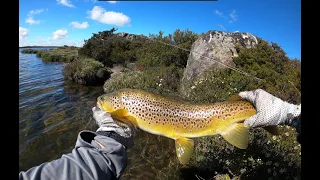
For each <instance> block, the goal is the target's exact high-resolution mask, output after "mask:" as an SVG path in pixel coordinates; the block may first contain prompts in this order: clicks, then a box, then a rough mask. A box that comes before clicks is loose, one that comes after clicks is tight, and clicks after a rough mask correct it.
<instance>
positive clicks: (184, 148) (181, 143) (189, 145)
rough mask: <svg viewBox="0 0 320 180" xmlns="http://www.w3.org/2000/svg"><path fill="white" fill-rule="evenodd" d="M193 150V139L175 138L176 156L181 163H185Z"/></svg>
mask: <svg viewBox="0 0 320 180" xmlns="http://www.w3.org/2000/svg"><path fill="white" fill-rule="evenodd" d="M193 150H194V141H193V140H192V139H189V138H183V137H180V138H178V139H176V152H177V157H178V159H179V161H180V163H181V164H187V163H188V162H189V160H190V158H191V155H192V153H193Z"/></svg>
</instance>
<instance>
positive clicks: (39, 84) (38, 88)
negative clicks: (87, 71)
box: [19, 49, 103, 170]
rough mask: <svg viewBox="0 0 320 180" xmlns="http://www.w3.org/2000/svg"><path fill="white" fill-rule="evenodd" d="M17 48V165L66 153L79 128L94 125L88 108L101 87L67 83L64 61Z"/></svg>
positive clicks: (92, 127)
mask: <svg viewBox="0 0 320 180" xmlns="http://www.w3.org/2000/svg"><path fill="white" fill-rule="evenodd" d="M21 50H22V49H20V50H19V168H20V170H26V169H28V168H30V167H32V166H34V165H39V164H41V163H42V162H46V161H49V160H53V159H56V158H58V157H60V156H61V154H62V153H69V152H71V149H72V148H73V146H74V143H75V140H76V137H77V134H78V132H79V131H81V130H82V129H94V128H96V127H95V124H94V123H93V119H92V117H91V115H92V113H91V108H92V107H93V105H94V104H95V99H96V97H97V96H99V95H101V94H102V93H103V89H102V87H84V86H79V85H76V84H73V83H66V82H65V81H64V79H63V75H62V68H63V64H58V63H47V64H46V63H43V62H42V60H41V59H40V58H37V57H36V55H35V54H22V53H21Z"/></svg>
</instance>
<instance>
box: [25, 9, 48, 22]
mask: <svg viewBox="0 0 320 180" xmlns="http://www.w3.org/2000/svg"><path fill="white" fill-rule="evenodd" d="M43 11H44V10H43V9H37V10H31V11H29V13H28V15H27V16H28V17H27V19H26V21H25V22H26V23H28V24H30V25H33V24H40V20H34V19H33V16H34V15H37V14H40V13H42V12H43Z"/></svg>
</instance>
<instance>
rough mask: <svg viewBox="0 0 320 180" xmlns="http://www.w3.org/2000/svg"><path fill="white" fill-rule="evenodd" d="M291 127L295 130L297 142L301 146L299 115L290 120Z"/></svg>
mask: <svg viewBox="0 0 320 180" xmlns="http://www.w3.org/2000/svg"><path fill="white" fill-rule="evenodd" d="M291 126H293V127H295V128H296V130H297V133H298V136H297V141H298V142H299V143H300V144H301V114H300V115H299V116H297V117H295V118H294V119H293V120H292V123H291Z"/></svg>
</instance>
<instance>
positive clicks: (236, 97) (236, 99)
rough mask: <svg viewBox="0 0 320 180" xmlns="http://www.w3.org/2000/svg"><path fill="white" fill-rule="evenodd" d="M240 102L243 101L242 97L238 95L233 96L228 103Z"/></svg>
mask: <svg viewBox="0 0 320 180" xmlns="http://www.w3.org/2000/svg"><path fill="white" fill-rule="evenodd" d="M240 100H242V97H241V96H239V95H238V94H234V95H231V96H230V97H229V98H228V101H240Z"/></svg>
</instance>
